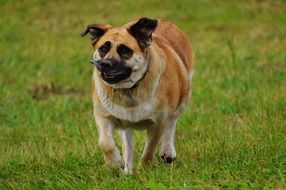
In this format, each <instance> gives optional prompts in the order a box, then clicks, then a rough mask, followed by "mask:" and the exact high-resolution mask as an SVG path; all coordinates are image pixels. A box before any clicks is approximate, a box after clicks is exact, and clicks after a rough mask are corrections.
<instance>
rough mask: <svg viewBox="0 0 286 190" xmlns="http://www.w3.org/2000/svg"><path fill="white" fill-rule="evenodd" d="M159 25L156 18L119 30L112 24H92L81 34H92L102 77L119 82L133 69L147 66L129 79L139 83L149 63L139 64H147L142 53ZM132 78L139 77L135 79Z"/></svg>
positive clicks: (112, 81)
mask: <svg viewBox="0 0 286 190" xmlns="http://www.w3.org/2000/svg"><path fill="white" fill-rule="evenodd" d="M156 26H157V20H151V19H147V18H142V19H140V20H139V21H138V22H136V23H134V24H132V25H130V27H129V28H126V29H125V31H124V30H118V28H115V29H111V26H109V25H95V24H93V25H89V26H88V27H87V29H86V31H85V32H84V33H83V34H82V36H85V35H86V34H87V33H89V34H91V36H92V41H93V46H94V48H95V52H94V56H93V59H92V60H91V63H92V64H94V65H95V67H96V68H97V70H98V71H100V74H101V78H102V79H103V80H104V81H105V82H107V83H109V84H116V83H119V82H120V81H123V80H125V79H128V78H129V77H130V76H131V74H132V72H133V71H134V72H135V71H136V70H140V68H142V69H143V70H144V68H145V70H144V71H142V72H140V71H137V74H134V75H132V77H130V80H129V79H128V80H129V81H131V83H136V82H137V81H138V80H139V79H140V78H142V77H143V76H144V74H145V72H146V66H140V65H144V64H143V63H144V60H145V58H144V56H143V55H144V54H145V49H146V48H147V47H148V46H149V45H150V44H151V42H152V32H153V31H154V30H155V28H156ZM109 29H111V30H110V32H107V31H108V30H109ZM105 33H106V35H105ZM107 33H108V34H107ZM118 33H119V34H118ZM116 35H121V36H122V35H123V36H124V35H125V37H121V38H119V39H118V37H117V36H116ZM103 36H104V37H103ZM101 37H102V38H101ZM126 40H127V41H126ZM98 41H100V42H98ZM136 41H137V42H136ZM97 42H98V43H97ZM95 44H96V45H95ZM128 44H129V45H130V46H129V45H128ZM136 44H137V45H136ZM131 47H132V48H133V49H132V48H131ZM134 50H135V52H136V53H135V54H134ZM142 60H143V62H142ZM132 63H134V64H132ZM136 65H137V66H136ZM138 65H139V66H138ZM135 68H137V69H135ZM142 69H141V70H142ZM135 73H136V72H135ZM132 79H136V80H134V82H133V81H132ZM125 82H126V81H125Z"/></svg>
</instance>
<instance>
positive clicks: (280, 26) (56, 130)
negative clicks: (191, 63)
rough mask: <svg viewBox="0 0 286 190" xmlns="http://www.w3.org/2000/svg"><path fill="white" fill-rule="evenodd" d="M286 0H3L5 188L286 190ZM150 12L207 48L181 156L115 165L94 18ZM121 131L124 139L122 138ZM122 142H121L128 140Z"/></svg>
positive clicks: (139, 145) (119, 19)
mask: <svg viewBox="0 0 286 190" xmlns="http://www.w3.org/2000/svg"><path fill="white" fill-rule="evenodd" d="M285 12H286V3H285V1H283V0H281V1H278V0H277V1H264V0H251V1H244V0H243V1H218V0H214V1H207V0H203V1H201V0H194V1H188V0H182V1H170V0H160V1H150V0H148V1H145V0H137V1H133V0H124V1H108V2H107V1H93V2H92V1H44V0H40V1H36V0H30V1H29V0H23V1H5V0H1V1H0V13H1V18H0V39H1V40H0V189H151V190H159V189H286V84H285V83H286V82H285V79H286V63H285V61H286V54H285V51H286V39H285V34H286V25H285V20H286V14H285ZM142 16H147V17H150V18H159V17H160V18H166V19H169V20H170V21H172V22H174V23H175V24H176V25H178V26H179V27H180V28H182V29H183V30H184V31H185V32H186V33H187V35H188V37H189V39H190V41H191V42H192V45H193V48H194V51H195V53H196V69H195V75H194V81H193V96H192V102H191V103H190V105H189V106H188V108H187V109H186V111H185V112H184V114H183V115H182V116H181V118H180V120H179V122H178V125H177V133H176V138H175V141H176V149H177V160H176V162H175V163H174V164H171V165H166V164H164V163H162V161H160V157H159V156H157V158H156V162H155V165H154V167H153V168H150V169H143V168H141V167H140V165H139V164H138V161H139V157H140V154H141V152H142V150H143V143H144V135H145V133H144V132H136V134H135V139H136V140H135V146H136V163H135V168H134V173H133V175H123V174H121V173H118V172H114V171H111V170H109V169H108V168H107V167H106V166H105V165H104V161H103V156H102V154H101V151H100V149H99V147H98V144H97V137H98V133H97V130H96V126H95V123H94V119H93V116H92V101H91V73H92V65H91V64H89V60H90V58H91V53H92V48H91V45H90V41H89V39H88V38H82V37H80V33H81V32H82V31H83V30H84V29H85V27H86V25H88V24H91V23H109V24H112V25H116V26H119V25H122V24H124V23H126V22H128V21H130V20H134V19H138V18H140V17H142ZM118 140H119V139H118ZM117 142H118V146H121V145H120V141H117Z"/></svg>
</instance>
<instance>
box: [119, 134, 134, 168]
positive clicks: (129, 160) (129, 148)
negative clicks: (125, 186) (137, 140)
mask: <svg viewBox="0 0 286 190" xmlns="http://www.w3.org/2000/svg"><path fill="white" fill-rule="evenodd" d="M121 137H122V152H123V158H124V161H125V166H124V172H125V173H131V172H132V167H133V159H134V147H133V144H132V131H131V129H122V130H121Z"/></svg>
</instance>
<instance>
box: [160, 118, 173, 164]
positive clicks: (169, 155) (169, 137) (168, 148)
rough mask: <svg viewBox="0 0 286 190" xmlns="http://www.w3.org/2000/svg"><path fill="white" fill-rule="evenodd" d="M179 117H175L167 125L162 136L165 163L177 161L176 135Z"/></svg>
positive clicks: (162, 155) (162, 156) (162, 153)
mask: <svg viewBox="0 0 286 190" xmlns="http://www.w3.org/2000/svg"><path fill="white" fill-rule="evenodd" d="M176 121H177V117H173V118H172V119H171V120H170V121H169V123H168V124H167V125H166V127H165V128H164V131H163V135H162V146H161V153H160V154H161V158H162V159H163V161H164V162H165V163H172V162H173V161H174V160H175V159H176V150H175V146H174V135H175V130H176Z"/></svg>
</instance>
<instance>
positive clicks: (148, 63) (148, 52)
mask: <svg viewBox="0 0 286 190" xmlns="http://www.w3.org/2000/svg"><path fill="white" fill-rule="evenodd" d="M150 57H151V55H150V50H149V49H147V50H146V61H145V65H147V68H146V71H145V72H144V73H143V75H142V77H141V78H140V79H139V80H138V81H136V82H135V84H134V85H133V86H132V87H131V89H133V88H137V87H138V86H139V83H140V82H141V81H142V80H143V79H144V78H145V76H146V74H147V72H148V69H149V65H150V59H151V58H150Z"/></svg>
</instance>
